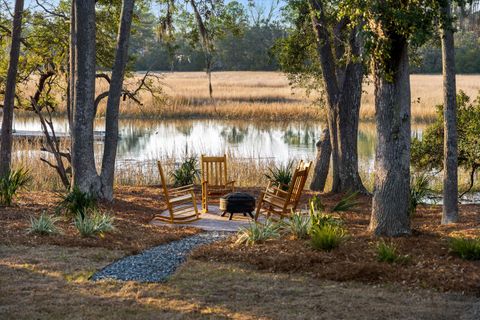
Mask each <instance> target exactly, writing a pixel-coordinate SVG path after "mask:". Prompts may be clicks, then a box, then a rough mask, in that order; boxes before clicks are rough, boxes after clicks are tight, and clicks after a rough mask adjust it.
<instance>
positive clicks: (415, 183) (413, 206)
mask: <svg viewBox="0 0 480 320" xmlns="http://www.w3.org/2000/svg"><path fill="white" fill-rule="evenodd" d="M431 194H432V190H431V189H430V187H429V177H428V175H427V174H425V173H420V174H414V175H412V178H411V179H410V204H409V209H408V213H409V214H410V216H412V215H414V214H415V212H416V211H417V207H418V205H420V204H423V203H424V201H425V198H426V197H428V196H429V195H431Z"/></svg>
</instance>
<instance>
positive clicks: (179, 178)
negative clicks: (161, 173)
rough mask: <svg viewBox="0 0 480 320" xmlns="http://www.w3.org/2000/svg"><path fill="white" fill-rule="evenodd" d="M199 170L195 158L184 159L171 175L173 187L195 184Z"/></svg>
mask: <svg viewBox="0 0 480 320" xmlns="http://www.w3.org/2000/svg"><path fill="white" fill-rule="evenodd" d="M199 173H200V169H199V167H198V160H197V158H196V157H193V156H192V157H189V158H186V159H185V160H184V161H183V162H182V164H181V165H180V166H179V167H178V168H176V169H175V170H174V171H173V172H172V173H171V174H170V176H171V178H172V180H173V185H174V186H175V187H181V186H186V185H189V184H193V183H195V180H197V178H198V175H199Z"/></svg>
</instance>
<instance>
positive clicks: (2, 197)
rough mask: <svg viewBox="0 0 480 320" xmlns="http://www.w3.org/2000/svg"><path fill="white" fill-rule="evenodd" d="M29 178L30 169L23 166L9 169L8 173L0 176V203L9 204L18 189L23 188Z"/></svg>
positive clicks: (28, 181)
mask: <svg viewBox="0 0 480 320" xmlns="http://www.w3.org/2000/svg"><path fill="white" fill-rule="evenodd" d="M31 180H32V177H31V175H30V171H29V170H27V169H24V168H20V169H18V170H11V171H10V172H9V174H8V175H6V176H5V177H2V178H0V205H3V206H11V205H12V201H13V198H14V197H15V195H16V193H17V192H18V190H20V189H21V188H24V187H25V186H26V185H27V184H28V183H30V181H31Z"/></svg>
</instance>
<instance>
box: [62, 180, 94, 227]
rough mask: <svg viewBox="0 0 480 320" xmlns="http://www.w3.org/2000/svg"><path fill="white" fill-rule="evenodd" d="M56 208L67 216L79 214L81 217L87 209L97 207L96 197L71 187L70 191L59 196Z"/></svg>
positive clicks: (83, 216)
mask: <svg viewBox="0 0 480 320" xmlns="http://www.w3.org/2000/svg"><path fill="white" fill-rule="evenodd" d="M58 208H59V209H60V210H63V211H64V212H65V214H66V215H67V216H69V217H78V216H80V217H81V218H82V219H83V218H85V216H86V215H87V212H88V211H91V210H95V209H96V208H97V199H96V198H95V197H94V196H93V195H91V194H89V193H87V192H82V191H81V190H80V189H78V188H77V187H73V189H72V190H71V191H70V192H68V193H66V194H63V195H61V196H60V202H59V203H58Z"/></svg>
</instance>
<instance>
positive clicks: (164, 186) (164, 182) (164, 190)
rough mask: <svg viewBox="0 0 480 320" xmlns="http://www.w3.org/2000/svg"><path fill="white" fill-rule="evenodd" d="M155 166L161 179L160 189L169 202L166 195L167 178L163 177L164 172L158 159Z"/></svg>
mask: <svg viewBox="0 0 480 320" xmlns="http://www.w3.org/2000/svg"><path fill="white" fill-rule="evenodd" d="M157 166H158V172H159V173H160V180H161V181H162V189H163V193H164V195H165V200H166V201H167V202H169V200H170V197H169V195H168V188H167V183H168V180H167V178H166V177H165V173H164V172H163V168H162V164H161V163H160V161H157Z"/></svg>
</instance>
